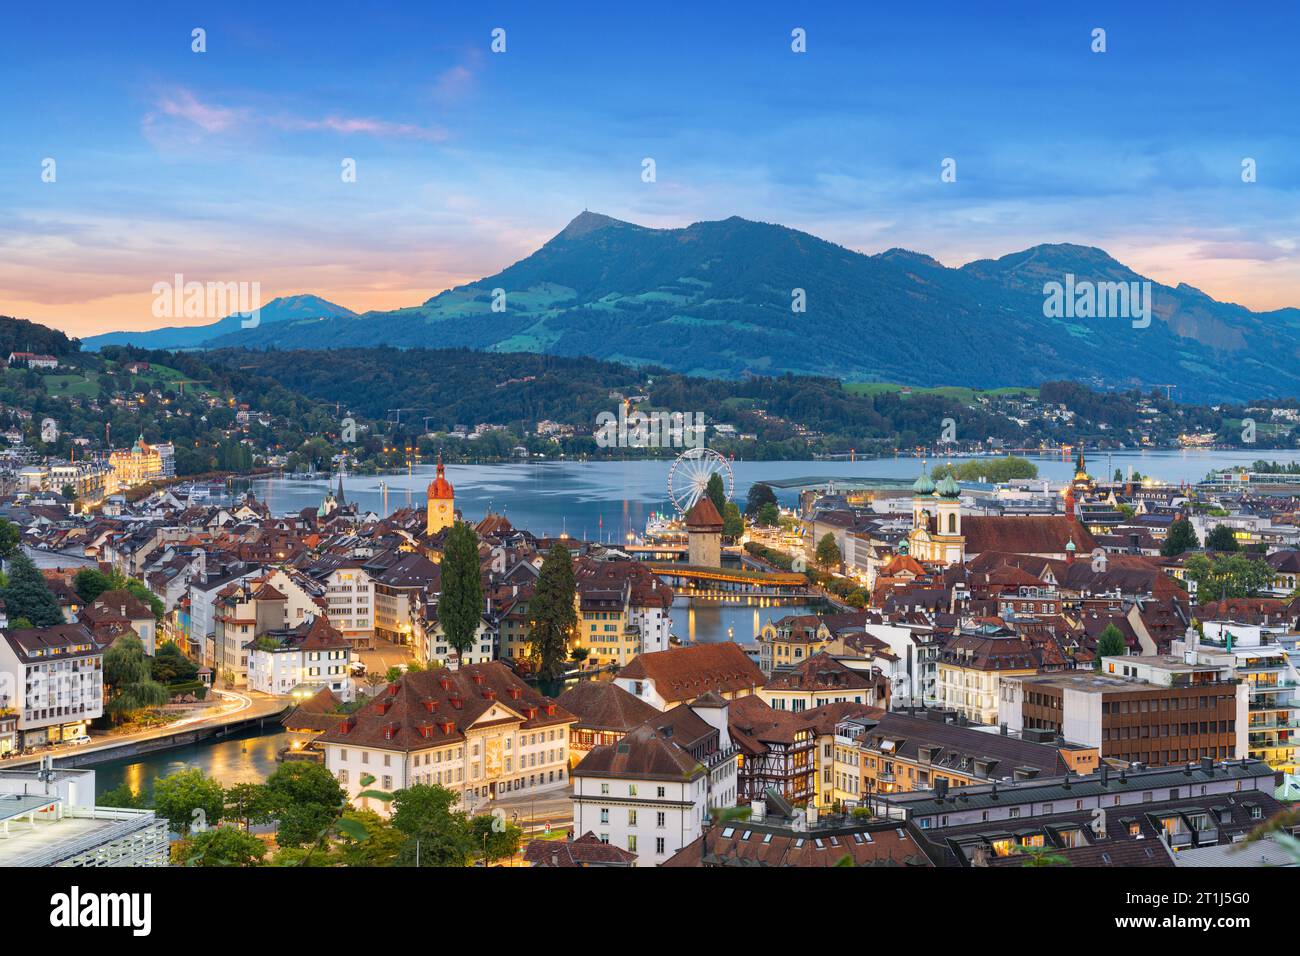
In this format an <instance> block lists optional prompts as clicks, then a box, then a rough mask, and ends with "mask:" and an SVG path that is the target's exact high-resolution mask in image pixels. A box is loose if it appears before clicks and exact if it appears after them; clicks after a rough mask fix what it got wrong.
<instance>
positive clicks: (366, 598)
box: [308, 560, 375, 643]
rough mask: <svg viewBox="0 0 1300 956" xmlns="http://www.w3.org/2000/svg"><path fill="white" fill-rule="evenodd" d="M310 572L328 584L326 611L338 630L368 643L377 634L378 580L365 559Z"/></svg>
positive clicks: (314, 569)
mask: <svg viewBox="0 0 1300 956" xmlns="http://www.w3.org/2000/svg"><path fill="white" fill-rule="evenodd" d="M308 573H309V574H310V575H311V576H312V577H313V578H315V579H316V580H317V581H319V582H320V583H321V584H322V585H324V587H325V601H326V613H327V614H328V615H329V619H330V624H331V625H332V626H333V627H334V629H335V630H337V631H339V632H340V633H341V634H342V635H343V636H344V637H347V638H352V639H357V640H364V641H366V642H367V643H368V642H369V641H370V640H371V639H372V638H373V637H374V636H375V583H374V581H373V580H371V578H370V575H369V574H367V573H366V572H365V570H364V569H363V568H362V566H361V562H360V561H355V560H350V561H344V562H340V563H333V562H331V563H330V564H327V565H322V566H318V567H314V568H311V569H310V570H309V571H308Z"/></svg>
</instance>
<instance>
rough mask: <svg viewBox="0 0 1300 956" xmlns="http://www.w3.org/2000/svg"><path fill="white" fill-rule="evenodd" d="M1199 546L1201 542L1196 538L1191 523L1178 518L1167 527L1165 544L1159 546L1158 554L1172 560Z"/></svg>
mask: <svg viewBox="0 0 1300 956" xmlns="http://www.w3.org/2000/svg"><path fill="white" fill-rule="evenodd" d="M1200 546H1201V542H1200V540H1199V539H1198V538H1197V537H1196V529H1195V528H1193V527H1192V523H1191V522H1190V521H1188V520H1187V519H1186V518H1179V519H1178V520H1177V521H1175V522H1174V523H1173V524H1171V525H1170V526H1169V534H1168V535H1166V536H1165V543H1164V544H1162V545H1161V546H1160V553H1161V554H1163V555H1164V556H1165V557H1166V558H1173V557H1176V556H1178V555H1180V554H1182V553H1183V552H1184V551H1190V550H1191V549H1193V548H1199V547H1200Z"/></svg>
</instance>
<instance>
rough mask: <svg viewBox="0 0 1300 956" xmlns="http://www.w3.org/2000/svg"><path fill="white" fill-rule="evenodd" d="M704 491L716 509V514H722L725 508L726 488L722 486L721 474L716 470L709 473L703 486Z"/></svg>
mask: <svg viewBox="0 0 1300 956" xmlns="http://www.w3.org/2000/svg"><path fill="white" fill-rule="evenodd" d="M704 493H705V494H706V495H708V496H709V500H710V501H712V502H713V507H715V508H717V509H718V514H719V515H722V514H725V513H726V510H727V490H726V488H724V487H723V484H722V476H721V475H720V474H718V473H717V472H716V471H715V472H714V473H713V474H711V475H709V482H708V484H706V485H705V486H704Z"/></svg>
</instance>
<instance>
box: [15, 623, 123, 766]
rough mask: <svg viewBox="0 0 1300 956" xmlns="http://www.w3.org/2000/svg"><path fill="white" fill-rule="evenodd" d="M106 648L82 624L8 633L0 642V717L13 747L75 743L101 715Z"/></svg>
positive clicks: (102, 711)
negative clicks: (7, 720) (9, 726)
mask: <svg viewBox="0 0 1300 956" xmlns="http://www.w3.org/2000/svg"><path fill="white" fill-rule="evenodd" d="M105 650H106V645H104V644H101V643H100V642H99V641H98V640H96V638H95V636H94V635H93V634H92V633H91V632H90V630H89V629H88V628H87V627H86V626H85V625H83V624H57V625H55V626H53V627H34V628H20V629H17V630H9V631H5V632H4V633H3V640H0V712H2V711H6V710H10V711H12V712H13V714H14V715H16V716H17V724H16V728H15V730H16V734H17V748H16V749H21V748H24V747H34V746H40V745H42V744H46V743H59V742H61V741H64V740H73V739H75V738H77V737H80V736H82V735H83V734H85V733H86V728H87V725H88V724H89V723H90V721H92V720H94V719H95V718H96V717H99V716H101V715H102V714H103V713H104V651H105Z"/></svg>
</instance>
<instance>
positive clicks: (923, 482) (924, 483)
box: [912, 471, 934, 495]
mask: <svg viewBox="0 0 1300 956" xmlns="http://www.w3.org/2000/svg"><path fill="white" fill-rule="evenodd" d="M912 490H913V491H915V492H916V493H917V494H918V495H930V494H934V482H933V481H931V480H930V476H929V475H927V474H926V473H925V472H924V471H923V472H921V477H920V478H918V479H916V483H915V484H913V485H912Z"/></svg>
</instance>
